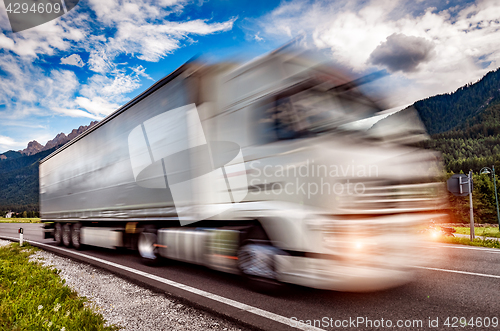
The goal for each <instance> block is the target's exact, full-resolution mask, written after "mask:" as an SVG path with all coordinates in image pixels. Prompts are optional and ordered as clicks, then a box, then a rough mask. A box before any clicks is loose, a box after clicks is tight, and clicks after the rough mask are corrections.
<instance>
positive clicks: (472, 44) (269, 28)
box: [258, 0, 500, 106]
mask: <svg viewBox="0 0 500 331" xmlns="http://www.w3.org/2000/svg"><path fill="white" fill-rule="evenodd" d="M426 3H427V1H422V2H418V3H415V2H411V3H410V2H409V1H406V0H399V1H368V2H366V1H352V2H345V1H315V2H309V1H300V0H294V1H290V2H283V3H282V4H281V5H280V6H279V7H278V8H276V9H275V10H273V11H272V12H271V13H269V14H267V15H265V16H264V17H262V18H261V19H260V21H259V22H258V24H259V25H260V27H261V28H262V29H263V31H264V32H265V34H266V39H267V38H275V39H278V40H282V41H284V40H286V39H289V38H290V37H294V36H297V35H298V34H300V33H305V34H306V35H307V36H309V39H308V40H309V45H311V46H312V45H313V46H315V47H316V48H318V49H322V50H326V51H328V52H329V55H330V57H331V59H332V60H334V61H335V62H336V63H338V64H341V65H343V66H345V67H348V68H350V69H351V70H353V71H354V72H357V73H359V74H362V73H365V72H367V71H368V70H373V69H372V68H373V64H372V63H371V61H370V56H372V54H373V52H374V51H375V50H376V49H377V48H379V47H381V45H386V46H387V43H388V41H389V40H390V36H391V35H394V34H400V35H404V36H406V37H408V38H419V39H412V40H425V41H426V42H428V44H427V45H431V43H432V45H433V46H429V47H430V48H432V56H431V57H429V56H427V55H428V54H427V53H426V54H421V56H422V59H423V60H422V61H420V62H419V65H418V66H416V67H415V68H413V69H414V70H406V72H401V71H400V72H399V73H397V74H394V75H393V76H392V77H391V79H385V80H384V82H385V83H387V84H389V86H388V89H390V88H394V90H391V102H392V104H393V106H397V105H401V104H405V103H412V102H414V101H416V100H418V99H420V98H424V97H428V96H431V95H435V94H437V93H445V92H451V91H454V90H455V89H456V88H458V87H460V86H462V85H464V84H466V83H468V82H471V81H476V80H477V79H479V78H480V77H482V75H484V74H485V73H486V72H487V71H489V70H492V69H495V68H497V67H498V66H500V52H499V51H497V50H498V49H500V21H499V19H498V17H500V3H499V2H498V1H495V0H478V1H477V2H476V3H473V4H465V5H462V7H457V8H450V9H449V10H440V11H439V10H437V9H436V8H431V7H428V6H427V5H426ZM379 49H380V48H379ZM387 49H388V48H387V47H386V48H385V50H387ZM393 50H396V48H393ZM407 53H408V52H407ZM375 55H378V56H379V57H380V56H381V53H380V52H379V53H378V54H375ZM375 55H373V56H375ZM372 59H373V57H372ZM385 59H388V54H385ZM400 60H401V59H400ZM375 63H377V64H380V66H379V68H388V67H387V61H385V63H384V61H380V62H375ZM408 68H410V67H408ZM392 69H393V71H395V70H394V69H396V68H395V67H393V68H392ZM402 80H403V81H406V84H403V85H401V84H396V82H401V81H402Z"/></svg>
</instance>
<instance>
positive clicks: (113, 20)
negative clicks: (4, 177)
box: [0, 0, 500, 153]
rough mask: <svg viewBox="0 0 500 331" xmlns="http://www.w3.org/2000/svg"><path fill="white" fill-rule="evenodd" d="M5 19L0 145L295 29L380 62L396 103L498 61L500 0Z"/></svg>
mask: <svg viewBox="0 0 500 331" xmlns="http://www.w3.org/2000/svg"><path fill="white" fill-rule="evenodd" d="M0 29H1V32H0V153H3V152H5V151H7V150H21V149H24V148H25V147H26V145H27V144H28V142H29V141H32V140H36V141H38V142H39V143H41V144H43V145H44V144H45V143H46V142H47V141H48V140H50V139H52V138H54V137H55V136H56V135H57V134H58V133H60V132H64V133H66V134H68V133H69V132H71V130H72V129H74V128H78V127H79V126H80V125H88V124H89V123H90V121H93V120H100V119H103V118H104V117H106V116H107V115H109V114H110V113H112V112H113V111H114V110H116V109H117V108H119V107H120V106H121V105H123V104H125V103H126V102H127V101H129V100H131V99H132V98H134V97H135V96H137V95H139V94H140V93H141V92H142V91H144V90H145V89H147V88H148V87H149V86H151V85H152V84H153V83H154V82H155V81H157V80H159V79H161V78H162V77H164V76H166V75H167V74H169V73H170V72H172V71H173V70H174V69H176V68H177V67H179V66H180V65H182V64H183V63H185V62H186V61H188V60H189V59H190V58H192V57H193V56H199V55H203V56H204V57H205V58H206V59H209V60H210V61H224V60H233V59H235V58H238V59H241V60H249V59H252V58H254V57H256V56H259V55H262V54H265V53H267V52H270V51H272V50H273V49H276V48H278V47H280V46H281V45H283V44H285V43H287V42H289V41H290V40H292V39H294V38H297V37H299V39H300V43H301V44H302V46H304V47H307V48H308V49H310V50H313V51H315V52H318V53H320V54H321V55H322V56H323V58H325V59H327V60H329V61H331V62H332V63H334V64H335V65H338V66H341V67H342V68H343V69H344V70H345V71H347V72H350V73H351V74H352V75H353V76H354V77H362V76H364V75H367V74H370V73H373V72H375V71H380V70H383V72H385V73H386V74H387V75H386V76H384V77H383V78H381V79H379V80H376V81H374V82H372V83H371V84H370V86H371V89H372V91H376V92H377V93H378V94H379V95H383V98H384V100H385V101H386V102H385V104H386V105H387V108H392V109H400V108H402V107H405V106H407V105H409V104H412V103H413V102H415V101H417V100H420V99H423V98H426V97H430V96H433V95H436V94H442V93H450V92H453V91H455V90H456V89H457V88H459V87H460V86H463V85H465V84H467V83H470V82H475V81H477V80H479V79H480V78H481V77H482V76H483V75H485V74H486V73H487V72H488V71H491V70H494V69H496V68H498V67H499V66H500V0H478V1H465V0H464V1H462V0H455V1H437V0H410V1H407V0H376V1H367V0H355V1H345V0H343V1H336V0H333V1H306V0H291V1H261V0H253V1H246V0H240V1H230V0H215V1H214V0H208V1H206V0H195V1H184V0H158V1H147V0H145V1H135V0H81V1H80V2H79V3H78V5H77V6H76V7H75V8H74V9H73V10H71V11H70V12H68V13H67V14H66V15H63V16H61V17H59V18H57V19H55V20H52V21H50V22H47V23H45V24H42V25H39V26H37V27H34V28H31V29H28V30H24V31H21V32H17V33H13V32H12V31H11V26H10V24H9V21H8V17H7V13H6V8H5V6H4V3H3V2H0ZM370 86H368V87H370ZM368 90H369V89H368Z"/></svg>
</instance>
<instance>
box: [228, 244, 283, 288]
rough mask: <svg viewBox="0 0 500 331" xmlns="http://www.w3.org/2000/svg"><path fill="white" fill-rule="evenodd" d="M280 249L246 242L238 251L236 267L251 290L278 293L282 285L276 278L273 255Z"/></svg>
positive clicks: (277, 253)
mask: <svg viewBox="0 0 500 331" xmlns="http://www.w3.org/2000/svg"><path fill="white" fill-rule="evenodd" d="M280 253H281V251H280V250H279V249H277V248H275V247H273V246H271V245H260V244H253V243H248V244H245V245H243V246H242V247H241V248H240V249H239V251H238V267H239V269H240V271H241V273H242V274H243V276H244V277H245V278H246V280H247V285H248V287H249V288H250V289H252V290H253V291H256V292H259V293H264V294H278V293H280V292H281V291H282V290H283V288H284V286H283V283H281V282H279V281H278V280H277V279H276V272H275V256H276V255H279V254H280Z"/></svg>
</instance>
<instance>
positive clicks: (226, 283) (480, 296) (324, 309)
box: [0, 223, 500, 330]
mask: <svg viewBox="0 0 500 331" xmlns="http://www.w3.org/2000/svg"><path fill="white" fill-rule="evenodd" d="M19 227H23V228H24V238H25V239H26V240H32V241H35V242H38V243H42V244H44V245H41V247H42V248H44V249H46V250H49V251H52V252H55V253H57V254H61V255H65V256H68V257H72V258H74V259H77V260H80V261H84V262H87V263H91V264H94V265H96V266H98V267H101V268H104V269H107V270H110V271H112V272H115V273H117V274H119V275H121V276H122V277H125V278H128V279H131V280H133V281H135V282H137V283H139V284H142V285H146V286H148V287H152V288H154V289H156V290H158V291H161V292H166V293H169V294H170V295H173V296H175V297H177V298H183V299H184V300H186V301H188V302H189V303H190V304H192V305H194V306H197V307H201V308H203V309H206V310H208V311H211V312H213V313H216V314H219V315H222V316H226V317H228V318H231V319H233V320H234V321H237V322H240V323H242V324H243V325H246V326H251V327H253V328H256V329H263V330H297V329H304V330H318V329H324V330H372V329H380V330H384V329H400V330H451V329H456V328H457V327H458V328H460V329H466V330H495V329H498V328H499V327H498V325H497V327H493V324H491V325H490V327H489V328H488V327H485V326H484V325H481V327H478V326H476V325H475V326H474V327H472V326H466V327H460V323H458V322H457V323H455V326H456V327H453V322H454V321H455V320H454V319H453V318H454V317H456V318H460V317H465V318H466V320H467V322H470V319H471V318H474V320H473V322H475V321H477V318H478V317H481V318H482V319H483V320H484V318H486V317H488V318H489V319H490V321H491V320H493V318H497V319H500V304H499V297H500V293H499V291H500V286H499V285H500V250H494V249H483V248H475V247H469V246H458V245H444V244H437V243H430V244H429V245H430V246H431V248H430V249H431V252H432V254H433V256H434V257H435V261H434V262H433V264H432V265H431V266H430V268H427V269H419V270H418V272H417V276H416V279H415V280H414V281H413V282H412V283H410V284H407V285H404V286H401V287H398V288H394V289H390V290H386V291H381V292H375V293H341V292H334V291H322V290H315V289H310V288H304V287H299V286H291V285H290V286H287V287H286V290H285V291H283V293H280V294H279V295H277V296H271V295H266V294H262V293H256V292H253V291H251V290H249V289H248V288H247V287H246V286H245V285H246V284H245V281H244V279H243V278H241V277H238V276H234V275H230V274H225V273H222V272H217V271H213V270H210V269H207V268H204V267H200V266H194V265H190V264H186V263H181V262H175V261H165V262H162V264H161V265H160V266H157V267H150V266H144V265H142V264H141V262H140V259H139V257H138V255H137V254H136V253H134V252H130V251H123V250H119V251H115V250H108V249H98V248H87V249H85V250H83V251H76V250H74V249H66V248H63V247H57V246H55V245H54V244H53V241H52V240H44V239H42V231H41V225H40V224H13V223H0V238H3V239H8V238H18V237H19V235H18V233H17V229H18V228H19ZM409 263H411V261H409ZM432 268H435V269H432ZM291 318H292V319H291ZM448 318H449V319H448ZM447 319H448V322H449V324H448V325H445V322H446V320H447ZM297 320H303V321H307V320H309V321H311V323H314V320H316V327H317V328H311V327H308V326H307V325H305V324H300V323H298V322H297ZM368 320H369V321H371V323H372V324H369V323H370V322H368ZM382 320H383V321H382ZM418 321H420V322H418ZM431 321H432V323H431ZM497 321H498V320H497ZM356 323H357V324H356ZM389 323H390V324H389ZM398 323H399V327H398ZM404 323H406V326H405V324H404ZM429 323H431V326H429ZM377 326H379V327H378V328H377Z"/></svg>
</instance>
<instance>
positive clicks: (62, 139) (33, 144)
mask: <svg viewBox="0 0 500 331" xmlns="http://www.w3.org/2000/svg"><path fill="white" fill-rule="evenodd" d="M97 123H98V121H93V122H90V124H89V125H82V126H80V127H79V128H78V129H73V130H72V131H71V132H70V134H68V135H66V134H65V133H63V132H61V133H59V134H57V135H56V136H55V137H54V139H52V140H49V141H48V142H47V143H46V144H45V146H43V145H42V144H40V143H38V142H37V141H36V140H33V141H30V142H29V143H28V147H26V148H25V149H23V150H22V151H19V152H21V153H22V154H24V155H33V154H36V153H38V152H41V151H45V150H47V149H51V148H54V147H59V146H62V145H64V144H66V143H67V142H68V141H70V140H71V139H74V138H75V137H76V136H78V135H79V134H81V133H83V132H85V131H86V130H87V129H89V128H91V127H93V126H94V125H96V124H97Z"/></svg>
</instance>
